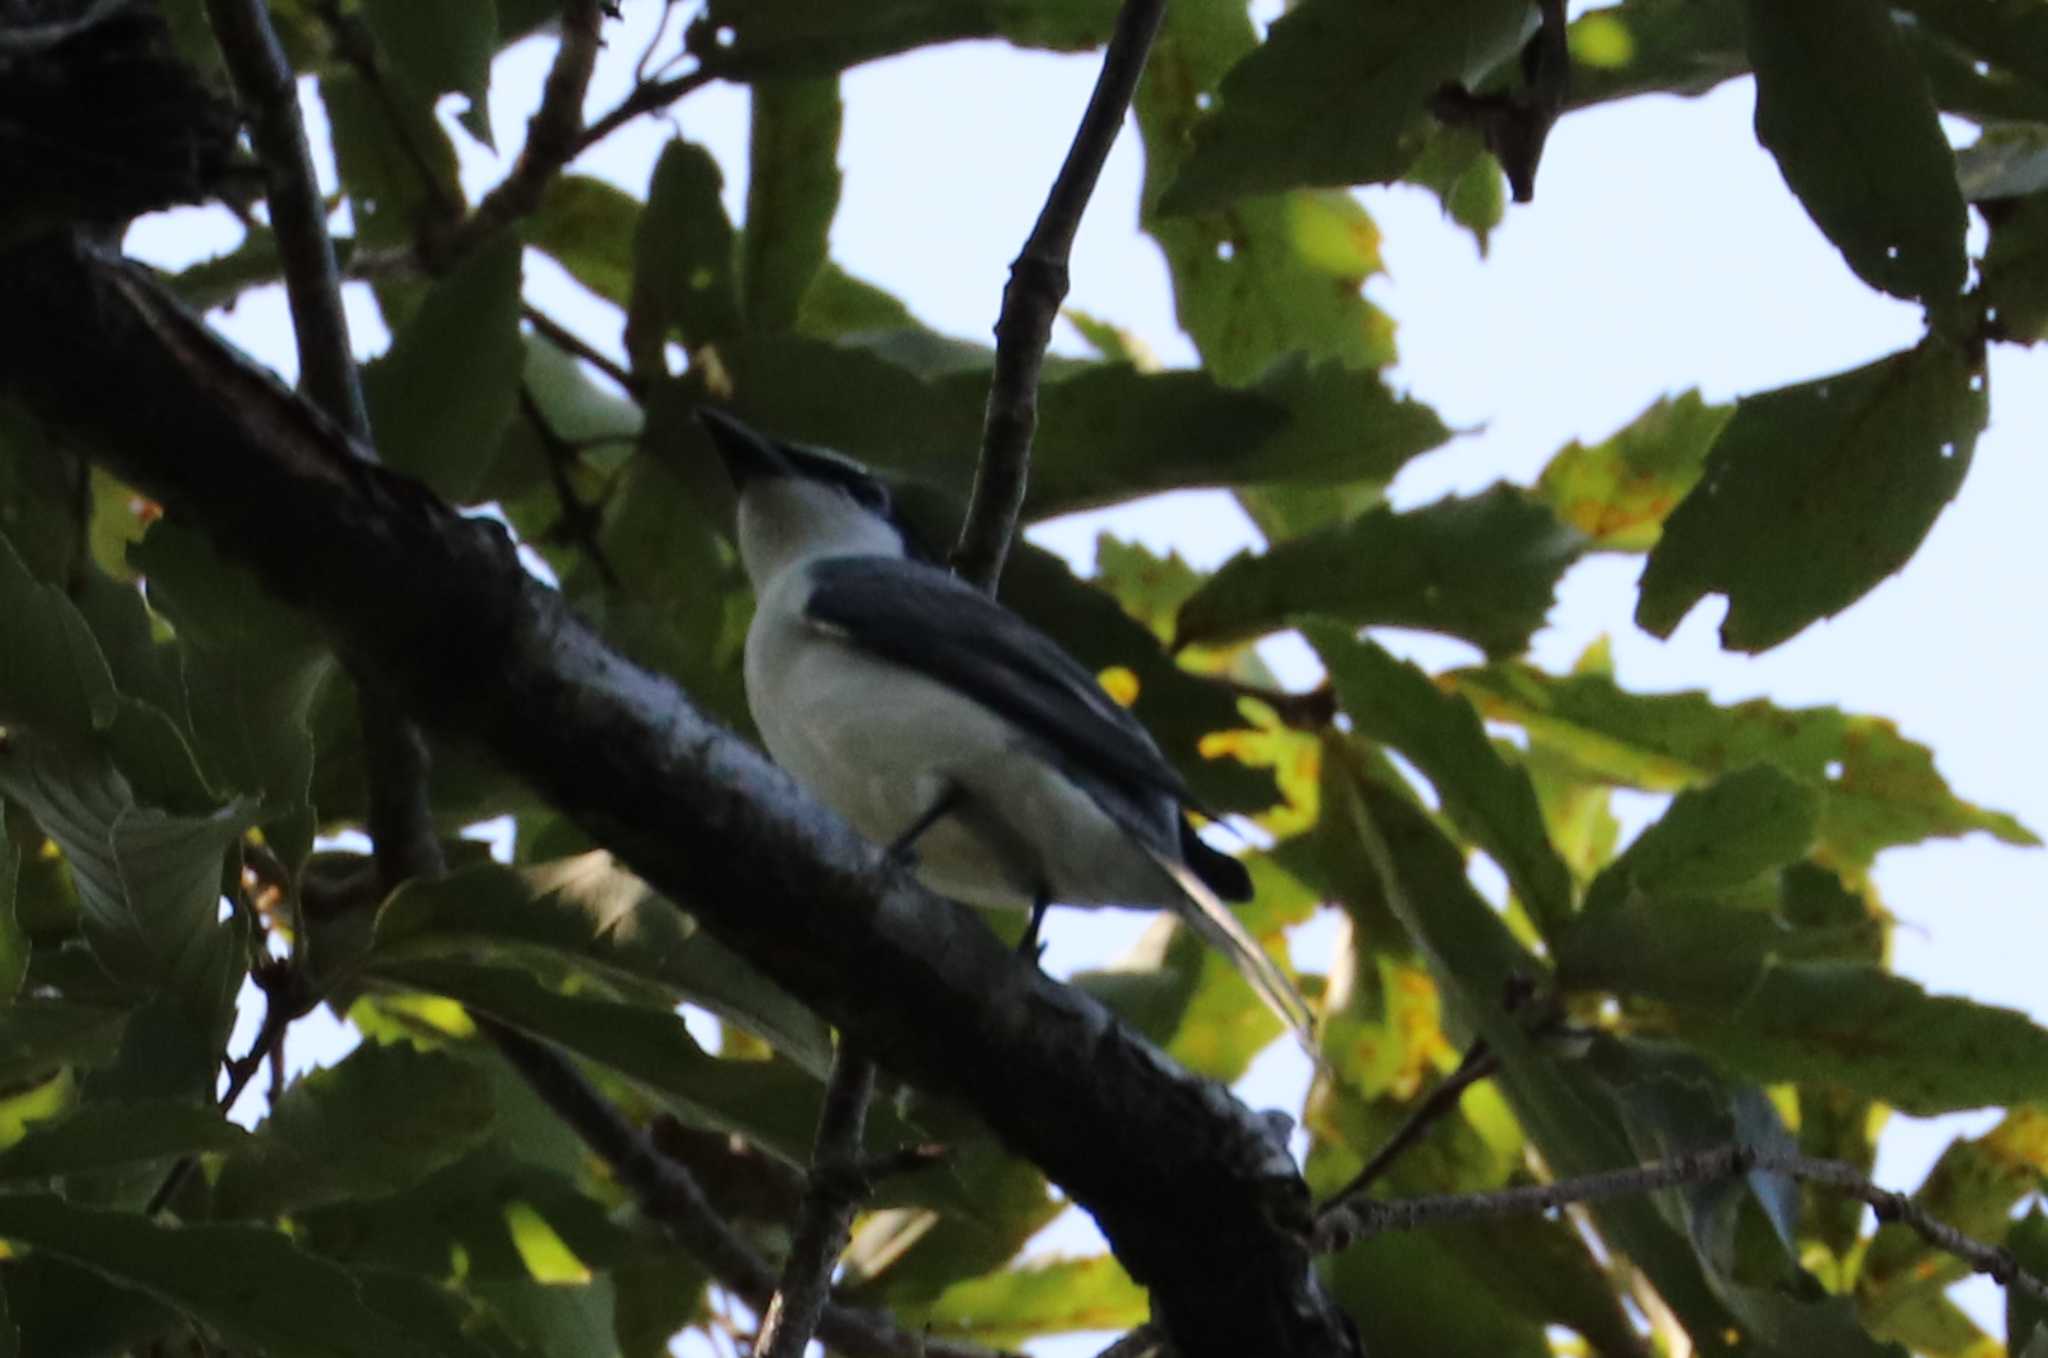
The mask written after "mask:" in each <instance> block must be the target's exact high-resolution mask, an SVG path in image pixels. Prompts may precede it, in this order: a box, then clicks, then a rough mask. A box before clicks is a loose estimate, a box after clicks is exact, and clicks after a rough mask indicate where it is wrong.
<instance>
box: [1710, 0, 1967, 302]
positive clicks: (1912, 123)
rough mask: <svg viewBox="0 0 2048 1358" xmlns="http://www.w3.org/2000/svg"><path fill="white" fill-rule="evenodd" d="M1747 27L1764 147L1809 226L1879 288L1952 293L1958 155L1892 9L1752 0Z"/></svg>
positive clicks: (1958, 283) (1958, 277)
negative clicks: (1774, 159)
mask: <svg viewBox="0 0 2048 1358" xmlns="http://www.w3.org/2000/svg"><path fill="white" fill-rule="evenodd" d="M1943 8H1950V7H1949V6H1943ZM1743 19H1744V23H1745V25H1746V28H1747V32H1748V37H1749V56H1750V60H1751V61H1752V62H1753V63H1754V64H1755V67H1756V88H1757V95H1756V134H1757V140H1758V141H1760V142H1762V143H1763V144H1764V146H1765V147H1767V148H1768V149H1769V150H1770V152H1771V154H1772V155H1773V156H1776V157H1777V160H1778V168H1779V169H1780V170H1781V171H1783V172H1784V175H1785V182H1786V183H1787V184H1789V185H1791V187H1792V191H1793V192H1794V193H1796V194H1798V195H1799V200H1800V202H1801V203H1802V204H1804V205H1805V207H1806V211H1807V213H1808V215H1810V216H1811V217H1812V218H1813V220H1814V223H1815V224H1816V225H1817V226H1819V227H1820V229H1821V230H1822V231H1824V232H1826V233H1827V236H1828V239H1829V240H1832V241H1833V242H1834V243H1835V245H1836V247H1837V248H1838V249H1840V250H1841V252H1842V256H1843V258H1845V259H1847V260H1848V261H1849V267H1850V268H1852V269H1854V270H1855V271H1856V273H1857V276H1858V277H1860V278H1862V279H1863V281H1864V282H1866V283H1868V284H1870V285H1871V286H1872V287H1874V288H1881V289H1883V290H1884V291H1886V292H1889V293H1891V294H1893V295H1894V296H1898V297H1909V298H1919V299H1921V300H1923V301H1926V302H1929V303H1937V302H1940V301H1942V300H1943V299H1945V298H1949V297H1953V296H1955V295H1956V294H1957V293H1958V292H1960V291H1961V290H1962V287H1963V281H1964V276H1965V273H1966V271H1967V267H1968V266H1967V261H1966V260H1965V258H1964V255H1963V227H1964V225H1965V221H1964V213H1963V195H1962V191H1961V190H1960V189H1958V188H1957V187H1956V170H1955V156H1954V154H1953V153H1952V152H1951V151H1950V150H1949V145H1948V138H1946V137H1945V136H1943V135H1942V131H1941V123H1940V121H1939V119H1938V118H1937V116H1936V114H1935V108H1934V100H1933V98H1932V97H1931V96H1930V94H1929V93H1928V89H1927V79H1926V77H1925V76H1924V75H1922V74H1921V72H1920V68H1919V66H1918V65H1917V64H1916V63H1915V62H1914V60H1913V55H1912V53H1911V52H1910V51H1909V50H1908V49H1907V46H1906V44H1905V41H1904V40H1903V39H1902V38H1901V37H1900V36H1899V34H1898V31H1897V28H1896V25H1895V21H1894V20H1893V18H1892V16H1891V11H1890V10H1889V9H1888V8H1887V7H1886V6H1884V5H1881V4H1877V3H1874V2H1873V0H1811V3H1806V4H1799V5H1781V4H1776V3H1773V0H1745V3H1744V6H1743Z"/></svg>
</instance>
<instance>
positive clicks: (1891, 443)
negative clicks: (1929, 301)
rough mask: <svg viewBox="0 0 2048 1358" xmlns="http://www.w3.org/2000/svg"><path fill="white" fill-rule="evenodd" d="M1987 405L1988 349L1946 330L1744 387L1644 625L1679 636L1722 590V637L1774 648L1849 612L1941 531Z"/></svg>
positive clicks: (1666, 545) (1641, 618)
mask: <svg viewBox="0 0 2048 1358" xmlns="http://www.w3.org/2000/svg"><path fill="white" fill-rule="evenodd" d="M1987 411H1988V401H1987V398H1986V396H1985V394H1984V390H1983V369H1982V363H1981V360H1980V359H1972V358H1971V357H1969V356H1968V355H1966V354H1964V353H1962V352H1960V351H1958V350H1957V349H1955V348H1953V347H1951V346H1950V345H1948V344H1946V343H1944V342H1943V341H1941V340H1940V339H1937V338H1930V339H1928V340H1926V341H1925V342H1923V343H1922V344H1921V345H1920V346H1919V347H1917V348H1914V349H1908V350H1906V351H1904V352H1903V353H1898V354H1894V355H1892V356H1891V357H1889V358H1884V359H1880V360H1878V361H1877V362H1875V363H1872V364H1870V365H1868V366H1867V367H1862V368H1857V369H1855V370H1854V371H1852V372H1846V373H1840V374H1837V375H1835V376H1832V377H1824V378H1820V379H1819V380H1817V381H1812V382H1802V383H1800V384H1798V385H1797V386H1791V387H1781V388H1779V389H1778V390H1776V391H1771V392H1765V393H1763V394H1762V395H1759V396H1749V397H1745V398H1743V399H1742V400H1741V401H1740V402H1739V403H1738V404H1737V405H1736V407H1735V414H1734V416H1733V418H1731V419H1730V420H1729V421H1728V424H1727V426H1726V427H1725V428H1724V429H1723V430H1722V431H1721V436H1720V438H1719V439H1717V440H1716V441H1715V443H1714V447H1713V451H1712V452H1710V453H1709V454H1708V455H1707V467H1706V472H1705V474H1704V476H1703V477H1702V478H1701V480H1700V482H1699V484H1698V485H1696V486H1695V487H1693V490H1692V493H1691V494H1689V495H1687V496H1686V498H1685V501H1684V503H1682V504H1681V505H1679V507H1678V509H1677V511H1676V512H1674V513H1673V514H1672V516H1671V518H1670V520H1669V521H1668V522H1667V523H1666V524H1665V525H1664V536H1663V539H1662V541H1660V542H1659V543H1658V544H1657V547H1656V549H1655V550H1654V551H1652V552H1651V553H1650V561H1649V565H1648V567H1647V568H1646V569H1645V570H1644V572H1643V580H1642V598H1641V600H1640V602H1639V603H1638V604H1637V605H1636V622H1637V623H1638V624H1639V625H1640V626H1642V627H1643V628H1644V629H1645V630H1647V631H1649V632H1651V633H1653V634H1655V635H1657V636H1660V637H1665V636H1669V635H1671V632H1672V630H1673V629H1674V628H1676V627H1677V626H1678V624H1679V622H1680V620H1681V619H1683V618H1684V617H1685V615H1686V614H1687V613H1688V612H1690V611H1691V609H1692V606H1693V605H1694V604H1695V603H1697V602H1699V600H1700V598H1701V597H1702V596H1704V595H1706V594H1708V593H1710V592H1713V593H1721V594H1725V595H1727V596H1728V616H1727V618H1726V619H1725V620H1724V621H1723V622H1722V624H1721V644H1722V645H1723V646H1725V647H1727V648H1728V649H1730V650H1738V651H1761V650H1765V649H1767V648H1769V647H1771V646H1775V645H1776V644H1777V643H1779V642H1781V641H1783V640H1785V639H1786V638H1787V637H1790V636H1793V635H1795V634H1797V633H1798V632H1799V631H1800V630H1801V629H1803V628H1805V627H1806V626H1807V625H1808V624H1810V623H1812V622H1814V621H1816V620H1818V619H1820V618H1824V617H1828V616H1830V615H1832V614H1835V613H1839V612H1841V611H1842V610H1843V609H1844V608H1847V607H1848V606H1849V605H1850V604H1852V603H1854V602H1855V601H1856V600H1857V599H1859V598H1861V597H1862V596H1863V595H1864V593H1866V592H1867V591H1868V590H1869V589H1870V588H1871V587H1872V586H1873V585H1875V584H1877V583H1878V581H1880V580H1882V579H1884V577H1885V576H1887V575H1890V574H1891V573H1892V572H1893V571H1895V570H1897V569H1899V567H1901V566H1903V565H1904V564H1905V563H1906V559H1907V558H1908V557H1909V556H1911V555H1912V554H1913V550H1914V549H1915V548H1917V547H1918V546H1919V545H1920V540H1921V539H1922V538H1924V537H1925V536H1927V530H1928V529H1929V528H1931V527H1932V526H1933V524H1934V520H1935V517H1936V516H1937V515H1938V514H1940V513H1941V510H1942V508H1943V506H1945V505H1946V504H1947V503H1948V501H1949V499H1950V497H1951V496H1953V495H1954V494H1955V493H1956V491H1957V489H1958V488H1960V487H1961V485H1962V481H1963V475H1964V473H1965V472H1966V471H1968V470H1969V465H1970V454H1971V451H1972V449H1973V448H1974V447H1975V446H1976V441H1977V434H1978V432H1979V431H1980V430H1982V429H1983V427H1984V422H1985V419H1986V418H1987Z"/></svg>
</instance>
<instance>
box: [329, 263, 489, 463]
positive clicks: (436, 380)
mask: <svg viewBox="0 0 2048 1358" xmlns="http://www.w3.org/2000/svg"><path fill="white" fill-rule="evenodd" d="M519 277H520V267H519V242H518V241H516V240H513V239H511V238H509V237H508V238H506V239H504V240H498V241H493V242H491V243H490V244H487V245H485V246H484V247H483V248H482V249H480V250H478V251H477V252H476V253H475V254H474V255H472V256H470V257H469V258H468V259H466V260H464V261H463V262H462V263H461V264H459V265H457V266H456V268H455V271H454V272H453V273H450V274H449V275H447V276H446V277H444V278H440V279H437V280H436V281H435V282H434V285H433V286H432V287H431V288H430V289H429V290H428V291H427V293H426V296H425V298H424V299H423V300H422V301H421V303H420V305H419V307H418V309H417V310H416V311H415V312H414V313H413V314H412V316H411V317H410V318H409V319H408V320H407V321H406V322H405V323H404V324H403V325H401V326H399V327H398V328H397V332H396V334H395V335H393V337H392V341H391V347H390V349H388V350H386V351H385V353H384V354H382V355H381V356H380V357H378V358H376V359H374V360H372V361H371V362H370V363H368V364H365V365H364V367H363V399H364V400H365V401H366V402H368V404H369V407H370V429H371V434H372V436H373V438H374V439H375V442H376V445H377V453H378V456H379V457H381V458H382V459H383V461H384V463H385V465H387V466H390V467H392V468H395V469H396V470H399V471H403V472H408V473H410V474H412V475H414V476H417V477H419V478H421V479H422V480H424V481H427V482H428V483H430V484H431V485H432V486H433V487H434V488H435V489H436V490H438V491H440V492H441V493H442V494H443V495H446V496H448V497H450V498H451V499H455V500H466V499H468V498H469V497H470V496H471V495H473V494H474V493H475V491H476V487H477V485H478V483H479V482H480V481H481V480H482V479H483V475H484V472H485V471H486V469H488V468H489V466H490V465H491V462H492V460H493V459H494V458H495V457H496V456H497V452H498V441H499V439H500V438H501V437H502V435H503V434H504V430H505V425H506V422H507V421H509V420H510V419H511V418H512V412H513V408H514V406H515V405H516V403H517V401H518V394H519V378H520V373H521V371H522V369H523V368H524V366H525V362H526V350H525V346H524V344H523V342H522V341H521V340H520V338H519Z"/></svg>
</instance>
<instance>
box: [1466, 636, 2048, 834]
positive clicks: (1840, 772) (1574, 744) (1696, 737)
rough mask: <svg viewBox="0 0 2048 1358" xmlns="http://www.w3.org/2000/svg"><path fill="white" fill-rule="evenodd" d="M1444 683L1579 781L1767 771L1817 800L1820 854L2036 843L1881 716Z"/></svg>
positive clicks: (1511, 677)
mask: <svg viewBox="0 0 2048 1358" xmlns="http://www.w3.org/2000/svg"><path fill="white" fill-rule="evenodd" d="M1452 678H1453V681H1454V682H1455V683H1456V685H1457V686H1458V687H1459V688H1460V689H1461V690H1463V691H1464V692H1465V693H1466V694H1467V695H1469V696H1470V697H1472V698H1473V700H1474V701H1475V702H1477V703H1478V705H1479V710H1480V711H1481V712H1482V713H1483V714H1485V716H1487V717H1488V718H1489V719H1493V720H1501V721H1511V722H1514V723H1516V724H1518V725H1520V726H1522V727H1524V728H1525V729H1527V730H1528V731H1529V733H1530V735H1531V736H1532V737H1533V738H1537V739H1540V740H1542V741H1544V742H1546V743H1548V744H1549V745H1550V746H1551V747H1552V748H1553V749H1555V750H1556V751H1557V752H1558V753H1559V754H1560V755H1561V756H1562V757H1564V758H1567V759H1569V760H1570V761H1571V762H1572V764H1573V765H1574V766H1575V767H1576V768H1578V769H1579V770H1581V771H1582V772H1583V773H1585V774H1586V775H1588V776H1590V777H1594V778H1597V779H1600V780H1602V781H1606V782H1611V783H1616V784H1620V785H1622V786H1625V787H1635V788H1641V789H1644V790H1645V791H1652V792H1672V791H1676V790H1678V789H1680V788H1684V787H1689V786H1692V785H1694V784H1696V783H1701V782H1705V781H1707V780H1709V779H1711V778H1714V777H1717V776H1719V775H1721V774H1725V773H1731V772H1733V771H1735V770H1737V769H1740V768H1744V767H1746V766H1748V765H1751V764H1757V763H1768V764H1771V765H1774V766H1775V767H1777V768H1778V769H1779V770H1781V771H1782V772H1784V773H1787V774H1790V775H1791V776H1792V777H1793V778H1795V779H1797V780H1799V781H1800V782H1801V783H1803V784H1805V785H1806V786H1807V787H1809V788H1813V789H1815V790H1817V791H1818V792H1819V793H1820V797H1821V804H1820V840H1821V843H1822V844H1823V845H1825V846H1826V848H1827V850H1828V852H1829V854H1830V856H1831V857H1832V858H1833V859H1834V860H1835V861H1838V862H1840V863H1843V864H1846V865H1849V866H1851V867H1857V868H1860V867H1865V866H1868V865H1869V863H1870V861H1871V859H1873V858H1874V857H1876V855H1877V852H1878V850H1879V849H1883V848H1886V847H1888V846H1891V845H1894V844H1914V843H1918V842H1919V841H1920V840H1923V839H1931V838H1935V837H1945V836H1955V835H1963V834H1968V833H1969V832H1970V831H1972V830H1983V831H1986V832H1987V833H1989V834H1992V835H1994V836H1996V837H1997V838H1999V839H2001V840H2003V841H2005V842H2006V843H2008V844H2037V843H2039V842H2040V841H2039V840H2038V839H2036V838H2035V836H2034V835H2033V833H2032V832H2030V831H2029V830H2028V829H2027V828H2026V827H2025V826H2023V825H2021V824H2020V823H2019V822H2018V821H2017V820H2015V819H2013V818H2012V817H2011V816H2008V815H2005V814H2003V813H2001V812H1996V811H1986V810H1984V809H1983V808H1981V807H1977V806H1973V805H1971V804H1970V803H1969V802H1966V801H1963V800H1962V799H1961V798H1959V797H1957V796H1956V795H1955V794H1954V793H1953V792H1951V791H1950V790H1949V786H1948V784H1947V783H1946V782H1944V781H1943V780H1942V777H1941V775H1940V774H1939V773H1937V772H1936V771H1935V768H1934V756H1933V755H1932V754H1931V753H1930V752H1929V751H1928V749H1927V747H1926V746H1924V745H1920V744H1917V743H1915V742H1913V741H1910V740H1907V739H1906V738H1905V737H1904V736H1901V735H1900V734H1899V732H1898V728H1897V727H1895V726H1893V725H1892V724H1891V723H1890V722H1889V721H1886V720H1885V719H1883V718H1881V717H1859V716H1852V715H1850V714H1848V713H1845V712H1842V711H1841V710H1840V709H1838V708H1832V707H1804V708H1781V707H1775V706H1773V705H1772V704H1770V703H1767V702H1764V701H1762V700H1760V699H1759V700H1753V701H1750V702H1746V703H1737V704H1736V705H1734V706H1732V707H1719V706H1716V705H1715V704H1714V702H1713V701H1712V700H1711V699H1709V698H1708V697H1707V695H1706V694H1704V693H1697V692H1689V693H1657V694H1644V693H1629V692H1627V691H1625V690H1623V689H1622V688H1620V687H1619V686H1618V685H1616V684H1615V682H1614V681H1613V680H1612V679H1611V678H1609V677H1607V676H1606V675H1601V674H1578V675H1572V676H1570V677H1567V678H1562V679H1560V678H1556V677H1553V676H1551V675H1547V674H1543V673H1541V672H1540V671H1537V670H1534V669H1531V668H1529V667H1528V666H1525V665H1494V666H1490V667H1488V668H1486V669H1472V670H1461V671H1459V672H1458V673H1457V674H1455V675H1454V676H1452Z"/></svg>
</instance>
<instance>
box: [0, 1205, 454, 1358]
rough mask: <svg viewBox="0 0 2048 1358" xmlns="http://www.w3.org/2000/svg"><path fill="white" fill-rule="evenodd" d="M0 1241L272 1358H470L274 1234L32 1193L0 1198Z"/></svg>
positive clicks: (274, 1232)
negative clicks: (405, 1322)
mask: <svg viewBox="0 0 2048 1358" xmlns="http://www.w3.org/2000/svg"><path fill="white" fill-rule="evenodd" d="M0 1236H5V1237H6V1238H8V1239H9V1240H12V1241H15V1242H18V1243H20V1244H24V1245H28V1246H30V1247H31V1248H33V1249H37V1250H43V1251H47V1252H49V1253H50V1254H53V1255H56V1256H58V1257H60V1258H64V1259H67V1260H69V1261H70V1262H72V1263H75V1264H78V1265H80V1266H81V1267H84V1268H88V1269H91V1270H92V1271H93V1272H95V1273H98V1274H100V1275H101V1276H102V1277H104V1278H106V1279H108V1280H109V1281H110V1282H114V1283H117V1284H119V1285H121V1286H123V1287H131V1288H134V1289H136V1290H138V1291H141V1292H144V1293H146V1294H148V1295H149V1296H152V1297H154V1298H156V1299H157V1300H159V1301H162V1302H165V1303H168V1304H169V1305H171V1306H174V1307H176V1308H177V1309H179V1310H181V1311H183V1312H185V1313H186V1314H187V1315H189V1316H191V1317H192V1318H193V1319H195V1320H197V1321H199V1322H201V1323H202V1324H204V1325H206V1326H208V1327H209V1328H211V1329H213V1330H215V1331H217V1332H218V1333H219V1334H220V1335H221V1336H222V1337H223V1338H225V1339H226V1340H227V1341H228V1342H229V1343H231V1344H237V1345H247V1346H248V1347H250V1348H253V1349H257V1350H260V1351H262V1352H265V1353H269V1354H275V1355H277V1358H469V1355H470V1354H473V1353H478V1354H480V1353H482V1352H483V1350H480V1349H475V1348H471V1347H469V1346H467V1345H464V1346H463V1347H461V1348H456V1349H452V1350H451V1349H445V1348H433V1349H430V1348H427V1347H425V1346H424V1345H423V1344H422V1343H421V1342H420V1341H419V1340H418V1339H416V1338H415V1337H414V1336H413V1335H412V1334H411V1333H409V1332H408V1331H407V1330H406V1329H405V1328H404V1327H403V1326H401V1325H398V1324H397V1323H395V1322H393V1321H392V1320H389V1319H387V1318H386V1317H385V1316H384V1315H383V1314H381V1313H380V1312H379V1311H378V1310H375V1309H372V1308H371V1307H370V1306H369V1305H368V1304H367V1303H366V1302H365V1300H364V1297H363V1295H362V1293H361V1291H360V1290H359V1288H358V1286H357V1284H356V1283H355V1281H354V1280H353V1279H352V1278H351V1277H350V1276H349V1275H348V1274H347V1273H346V1272H345V1271H343V1270H342V1269H339V1268H336V1267H335V1266H334V1265H332V1264H329V1263H327V1262H325V1261H323V1260H320V1259H317V1258H315V1257H314V1256H312V1255H310V1254H306V1253H303V1252H301V1251H300V1250H299V1248H298V1247H297V1246H296V1245H294V1244H292V1242H291V1240H290V1239H289V1238H288V1237H286V1236H284V1235H282V1234H280V1233H278V1232H276V1231H266V1230H256V1229H252V1228H249V1227H243V1226H209V1225H195V1226H160V1225H157V1224H155V1223H154V1222H151V1221H149V1220H147V1219H145V1218H143V1217H141V1216H139V1215H137V1214H135V1213H132V1212H105V1211H97V1210H93V1209H90V1208H84V1207H74V1206H71V1205H70V1204H68V1203H65V1202H63V1201H61V1200H60V1199H58V1198H55V1197H51V1196H48V1195H45V1194H41V1193H16V1194H0Z"/></svg>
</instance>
